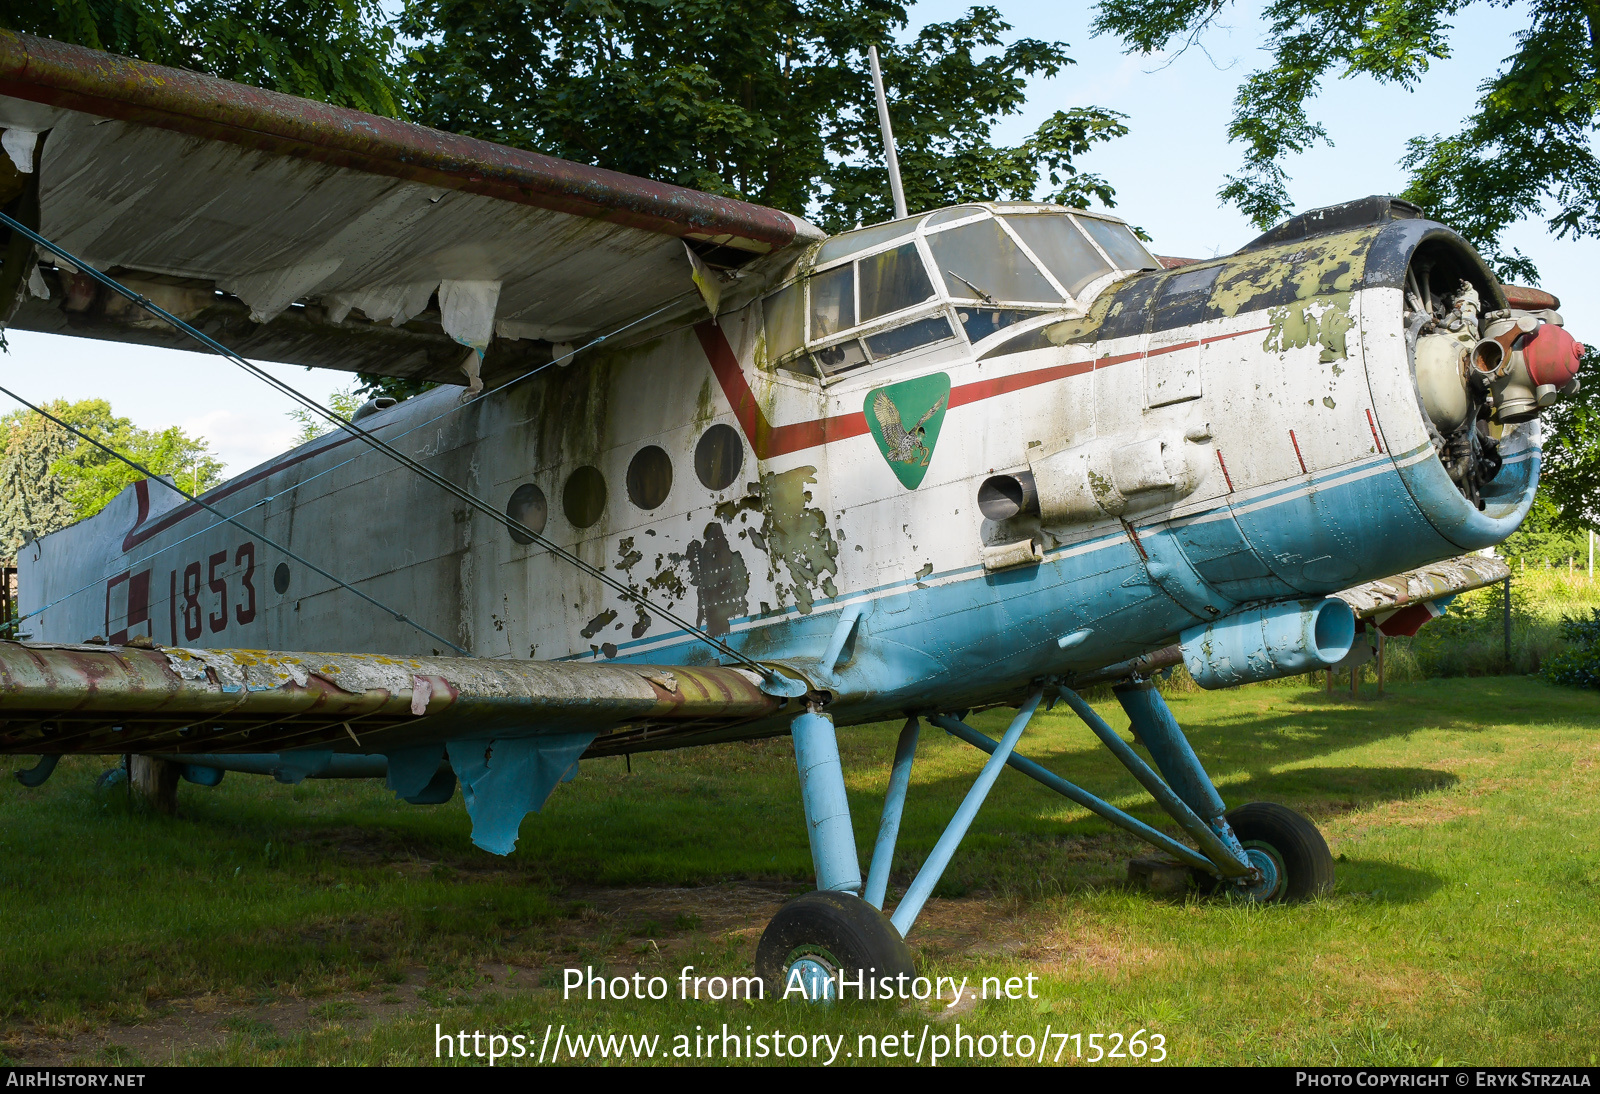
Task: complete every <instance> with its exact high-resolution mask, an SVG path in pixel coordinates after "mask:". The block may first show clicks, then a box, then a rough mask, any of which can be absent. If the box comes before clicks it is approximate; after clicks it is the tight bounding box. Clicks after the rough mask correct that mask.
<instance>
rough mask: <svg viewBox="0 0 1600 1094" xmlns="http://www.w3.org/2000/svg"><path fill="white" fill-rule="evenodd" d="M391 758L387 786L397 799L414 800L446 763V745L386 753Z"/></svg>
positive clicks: (395, 750) (432, 745) (441, 743)
mask: <svg viewBox="0 0 1600 1094" xmlns="http://www.w3.org/2000/svg"><path fill="white" fill-rule="evenodd" d="M385 755H386V756H387V757H388V758H389V775H388V781H387V783H386V784H385V785H387V786H388V788H389V789H390V790H392V791H394V796H395V797H397V798H414V797H416V796H417V795H418V794H420V793H422V791H423V789H424V788H425V787H426V786H427V785H428V783H429V781H431V780H432V779H433V775H434V772H436V771H438V770H439V765H440V764H441V763H443V762H444V743H443V742H442V741H441V742H439V743H437V744H429V745H421V746H419V747H417V748H397V749H394V750H392V751H390V752H387V753H385Z"/></svg>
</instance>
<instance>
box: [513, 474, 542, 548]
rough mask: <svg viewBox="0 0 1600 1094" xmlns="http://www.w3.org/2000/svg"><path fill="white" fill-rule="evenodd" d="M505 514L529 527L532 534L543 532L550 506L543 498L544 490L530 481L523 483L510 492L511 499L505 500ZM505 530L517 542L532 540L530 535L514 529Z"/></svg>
mask: <svg viewBox="0 0 1600 1094" xmlns="http://www.w3.org/2000/svg"><path fill="white" fill-rule="evenodd" d="M506 516H508V517H510V518H511V519H512V520H514V521H516V522H517V523H519V524H521V525H524V526H525V527H527V528H528V529H530V530H531V531H532V532H533V533H534V535H538V534H539V533H541V532H543V531H544V525H545V521H547V520H549V519H550V506H549V505H548V504H547V503H546V502H545V500H544V491H543V490H540V489H539V488H538V487H537V486H535V485H533V483H531V482H525V483H523V484H522V485H521V486H519V487H517V488H516V489H515V490H513V491H512V492H511V500H510V501H508V502H506ZM507 530H508V531H510V532H511V538H512V539H513V540H514V541H515V542H517V543H532V542H533V538H532V537H531V536H526V535H523V534H522V533H521V532H518V531H516V530H515V529H507Z"/></svg>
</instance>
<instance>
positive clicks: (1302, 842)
mask: <svg viewBox="0 0 1600 1094" xmlns="http://www.w3.org/2000/svg"><path fill="white" fill-rule="evenodd" d="M1227 820H1228V823H1229V824H1230V825H1231V826H1232V827H1233V834H1234V835H1235V836H1237V837H1239V843H1240V844H1241V845H1242V846H1243V847H1244V850H1245V855H1246V856H1247V857H1248V858H1250V859H1251V860H1252V861H1253V863H1254V864H1255V865H1256V866H1257V867H1258V868H1260V870H1261V872H1262V874H1263V875H1265V876H1264V878H1263V880H1262V882H1261V884H1259V885H1257V886H1256V887H1255V888H1254V889H1246V890H1243V894H1242V895H1244V896H1245V897H1247V898H1248V899H1250V900H1252V901H1255V902H1257V903H1262V904H1266V903H1275V904H1298V903H1299V902H1301V901H1303V900H1310V899H1311V898H1312V897H1315V896H1322V895H1324V894H1326V893H1331V892H1333V854H1332V852H1330V851H1329V850H1328V843H1327V841H1326V840H1324V839H1323V838H1322V833H1321V832H1318V831H1317V826H1316V825H1314V824H1312V823H1311V822H1310V821H1309V820H1307V819H1306V818H1305V817H1302V816H1301V815H1300V814H1299V813H1296V812H1295V811H1294V810H1293V809H1290V808H1289V807H1288V806H1285V805H1279V804H1277V803H1276V802H1251V803H1250V804H1249V805H1241V806H1240V807H1239V808H1237V809H1235V810H1233V811H1232V812H1230V813H1229V814H1227Z"/></svg>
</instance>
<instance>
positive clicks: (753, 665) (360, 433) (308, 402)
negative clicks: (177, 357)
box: [0, 212, 774, 680]
mask: <svg viewBox="0 0 1600 1094" xmlns="http://www.w3.org/2000/svg"><path fill="white" fill-rule="evenodd" d="M0 223H3V224H5V225H7V226H8V227H10V228H11V229H12V230H13V231H16V232H20V233H21V234H22V235H23V236H24V237H25V238H27V239H29V240H30V241H32V242H33V243H34V244H36V245H37V246H40V247H43V248H45V249H46V250H48V251H50V252H51V253H53V254H55V255H57V256H59V257H60V258H63V259H65V260H66V261H67V262H70V263H71V264H72V265H73V266H75V267H76V268H77V269H78V270H79V271H81V272H83V273H86V274H88V275H89V276H90V277H92V278H93V279H94V280H96V281H98V282H100V283H101V284H102V285H104V286H106V287H107V288H108V289H110V290H112V291H113V292H115V293H116V294H117V295H119V296H121V297H123V298H124V299H126V300H128V301H130V302H132V303H134V304H136V305H138V306H139V307H141V308H143V309H144V310H146V311H148V312H149V313H150V314H152V315H154V316H156V317H157V318H158V319H161V320H162V321H164V322H166V323H169V324H171V325H172V326H173V327H174V328H176V329H178V330H180V331H182V332H183V333H184V334H186V335H188V336H189V337H190V338H193V339H194V340H195V341H197V342H199V343H200V344H201V345H203V346H205V347H206V348H207V349H209V350H211V351H212V352H214V353H216V354H218V355H219V356H221V357H223V358H224V359H225V360H227V361H229V362H230V363H232V364H234V365H237V366H238V367H239V368H241V369H243V370H244V371H246V372H248V373H250V374H251V375H253V376H255V377H256V378H257V379H260V380H261V381H262V382H264V383H266V384H267V385H268V386H270V387H272V388H274V389H276V390H277V391H279V392H280V393H282V394H284V395H287V396H288V397H289V398H291V399H293V400H294V401H295V402H297V403H299V404H300V405H302V406H304V407H305V408H306V409H307V410H309V411H311V412H312V413H313V414H316V415H317V416H318V417H320V418H323V419H325V420H327V421H329V422H331V423H332V424H333V425H335V426H336V427H338V428H339V429H342V430H344V431H345V432H346V433H349V434H350V435H351V436H352V437H354V438H355V439H357V440H359V441H361V442H362V443H363V444H366V445H367V446H368V447H370V448H372V449H373V450H375V451H377V452H380V453H382V454H383V455H385V456H388V457H389V458H390V459H391V460H393V461H394V462H395V463H398V464H399V465H400V466H402V467H404V468H406V469H407V470H409V471H411V472H412V473H414V474H416V475H418V476H419V477H421V478H423V479H425V480H427V481H428V482H431V483H433V484H434V485H435V486H437V487H439V488H440V489H441V490H443V491H444V492H445V493H447V494H449V495H450V496H451V497H454V498H456V499H457V500H458V501H462V502H465V503H466V504H467V505H468V506H470V507H472V508H473V509H476V510H477V511H478V512H480V513H482V514H483V515H484V516H486V517H488V518H489V519H490V520H492V521H494V522H496V523H498V524H501V525H504V526H505V527H506V528H507V529H508V530H510V531H513V532H516V533H518V534H519V535H523V536H527V537H528V538H529V539H530V540H531V541H532V542H534V543H537V544H538V545H539V546H540V547H543V548H544V549H545V550H546V551H548V552H549V553H550V554H552V555H555V556H556V557H557V558H560V559H562V560H564V561H566V562H568V563H570V564H571V565H573V566H575V567H577V568H578V569H579V570H581V571H583V572H584V573H585V574H587V575H588V576H590V577H592V578H594V579H595V580H597V581H599V582H600V583H601V584H603V585H605V586H607V587H608V588H610V589H611V590H612V591H613V592H615V593H617V594H618V595H619V596H621V597H622V599H623V600H631V601H633V602H635V603H637V604H639V605H640V606H641V607H643V608H645V609H647V610H649V611H651V612H654V613H655V614H656V615H657V616H659V617H660V618H662V619H664V620H666V621H667V622H669V623H671V624H672V625H673V626H676V627H678V628H680V629H682V630H683V631H684V632H686V633H687V634H689V635H692V636H693V637H695V638H698V639H699V640H700V641H702V642H705V643H706V644H707V645H709V646H711V647H712V648H713V649H715V650H717V651H718V652H719V653H721V654H723V655H724V656H726V657H728V658H730V659H732V660H734V661H737V662H738V663H740V664H742V665H744V666H746V667H747V668H750V669H752V670H754V671H755V672H757V673H759V674H761V676H762V677H763V678H766V679H769V680H770V679H771V678H772V677H773V676H774V673H773V670H770V669H768V668H766V667H765V666H763V665H761V664H760V663H759V662H757V661H755V660H754V659H752V658H751V657H749V656H748V655H746V654H744V653H741V652H739V651H737V650H735V649H733V648H732V647H731V646H729V645H728V644H727V643H725V642H722V641H720V640H719V639H717V638H715V637H713V636H712V635H710V634H708V633H707V632H706V631H704V630H702V629H700V628H699V627H698V626H696V625H695V624H693V623H690V622H689V621H688V620H686V619H684V618H683V617H682V616H680V615H678V614H677V613H675V612H673V611H671V610H670V609H668V608H663V607H662V606H661V605H659V604H656V603H655V602H654V601H652V600H650V599H649V598H648V597H646V596H644V595H643V594H642V593H639V592H637V591H635V590H634V589H632V588H630V587H629V586H628V585H626V584H624V583H623V582H620V581H618V580H617V579H616V578H614V577H612V576H611V575H610V574H607V573H606V572H605V571H604V570H602V569H600V568H599V567H597V566H594V565H591V564H590V563H588V562H585V561H584V560H583V559H581V558H579V557H578V556H577V555H575V554H573V553H572V552H570V551H568V550H566V549H565V548H564V547H561V546H560V545H559V544H557V543H555V542H554V541H552V540H550V539H547V538H545V537H544V536H543V535H541V534H540V533H538V532H535V531H534V530H533V529H532V528H529V527H528V526H527V525H525V524H523V523H522V522H521V521H519V520H517V519H516V518H514V517H512V516H511V515H510V514H508V513H505V512H502V511H501V510H500V509H499V508H498V507H496V506H494V505H491V504H490V503H489V502H487V501H484V500H483V499H482V498H480V497H478V496H477V495H476V494H473V493H472V492H471V491H469V490H466V489H464V488H462V487H460V486H457V485H456V484H455V483H453V482H451V481H450V480H449V479H447V478H445V477H444V476H443V475H440V474H439V473H438V472H436V471H434V470H433V469H432V468H430V467H428V466H426V465H424V464H422V463H421V462H419V461H417V460H416V459H413V458H412V457H410V456H408V455H406V454H405V453H403V452H401V451H399V450H398V449H396V448H394V447H393V446H391V445H390V444H388V443H387V442H385V441H383V440H381V439H380V438H378V437H375V436H373V435H372V434H371V433H369V432H368V431H367V430H365V429H362V428H361V427H360V426H358V425H356V424H355V423H354V422H352V421H350V419H348V418H346V417H344V416H343V415H342V414H338V413H336V412H334V411H332V410H329V409H328V408H327V407H324V406H323V405H322V404H321V403H319V402H317V401H316V400H315V399H312V398H310V397H309V396H307V395H305V394H303V393H301V392H300V391H299V390H297V389H296V388H294V387H293V386H291V385H290V384H288V383H286V382H285V381H283V380H280V379H278V378H277V377H276V376H274V375H272V374H271V373H270V372H267V371H266V370H265V369H263V368H261V367H260V366H258V365H255V364H253V363H251V362H250V361H247V360H245V359H244V358H243V357H241V356H239V355H238V354H237V353H235V352H233V351H232V350H230V349H229V348H228V347H226V346H224V345H223V344H222V343H221V342H218V341H217V340H216V339H214V338H212V337H211V336H210V335H208V334H205V333H204V332H202V331H199V330H196V329H195V328H194V327H192V326H190V325H189V324H188V323H185V322H184V321H183V320H182V319H179V318H178V317H177V316H175V315H173V314H172V313H171V312H169V311H167V310H166V309H165V308H163V307H161V306H160V305H158V304H156V303H155V302H154V301H152V300H150V299H149V298H147V297H145V296H142V295H141V294H139V293H136V292H134V291H133V290H132V289H130V288H128V287H127V286H125V285H123V284H122V283H121V282H119V281H117V280H116V279H115V278H113V277H111V276H110V275H108V274H105V273H103V272H101V271H100V270H99V269H97V268H95V267H93V266H90V265H88V264H87V263H85V262H83V260H81V259H79V258H78V257H77V256H76V255H74V254H72V253H71V252H69V251H67V250H64V249H63V248H61V247H59V246H57V245H56V244H55V243H53V242H51V241H50V240H48V239H46V238H45V237H44V236H42V235H40V234H39V233H38V232H35V231H34V230H33V229H31V228H29V227H28V226H27V225H25V224H22V223H21V222H19V221H17V220H16V219H14V218H13V217H11V216H10V215H9V214H7V213H4V212H0ZM0 390H4V389H0ZM7 394H11V393H10V392H7ZM12 398H14V399H17V401H18V402H23V400H22V399H21V398H20V397H18V396H16V395H12ZM24 405H30V406H31V404H27V403H24ZM47 416H48V415H47ZM52 420H55V419H52ZM67 428H69V429H70V428H71V427H67ZM73 432H77V431H76V430H74V431H73ZM80 435H81V434H80ZM85 439H89V438H85ZM91 443H93V444H95V445H96V446H97V447H102V448H103V447H104V446H103V445H100V444H99V442H97V441H92V440H91ZM107 451H108V452H110V451H111V450H110V449H107ZM111 454H112V455H113V456H115V457H116V458H118V459H121V460H123V461H124V462H126V463H129V464H130V465H132V466H137V465H133V464H132V461H130V460H127V458H126V457H124V456H122V455H121V454H120V453H117V452H111ZM141 470H142V469H141ZM179 493H183V491H181V490H180V491H179ZM184 496H185V497H188V498H189V499H190V500H191V501H195V502H197V503H199V504H200V505H203V506H205V508H206V509H207V510H209V511H210V512H212V513H213V514H215V515H217V516H219V517H224V519H227V520H229V522H230V523H231V522H232V518H230V517H225V515H224V514H222V513H221V512H220V511H219V510H217V509H215V508H213V507H212V506H210V505H207V504H206V503H205V502H201V501H200V500H199V499H198V498H195V497H193V496H192V495H188V494H185V495H184ZM263 540H265V537H263ZM280 549H281V548H280ZM306 565H310V564H309V563H306ZM313 569H316V567H313ZM318 572H319V573H324V575H325V576H328V577H329V578H330V580H335V581H337V580H338V579H337V578H333V577H332V575H328V574H326V572H325V571H321V570H318ZM341 584H343V583H342V582H341ZM345 587H346V588H350V586H345ZM352 591H354V590H352ZM360 595H363V596H364V595H365V594H360ZM368 599H370V598H368ZM374 603H376V601H374ZM384 610H385V611H388V610H389V609H387V608H385V609H384ZM416 626H418V628H419V629H421V625H420V624H416ZM430 633H431V632H430ZM435 637H437V636H435ZM440 641H444V639H440ZM449 645H450V646H451V647H452V648H453V649H460V648H461V647H459V646H456V645H455V644H454V643H449ZM463 652H465V651H463Z"/></svg>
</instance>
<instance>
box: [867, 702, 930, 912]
mask: <svg viewBox="0 0 1600 1094" xmlns="http://www.w3.org/2000/svg"><path fill="white" fill-rule="evenodd" d="M919 733H920V729H919V722H918V719H917V717H916V716H915V715H913V716H912V717H910V718H908V719H907V720H906V724H905V727H904V728H903V729H901V730H900V740H899V741H898V742H896V744H895V750H894V765H893V766H892V767H891V768H890V769H889V789H888V791H887V792H886V793H885V794H884V796H883V819H882V820H880V821H879V822H878V842H877V844H876V845H875V846H874V847H873V849H872V866H871V867H870V868H869V869H868V870H867V890H866V892H865V893H863V894H862V899H864V900H865V901H866V902H867V903H868V904H870V905H872V906H873V907H874V908H882V907H883V898H884V896H885V894H887V893H888V891H889V870H890V868H891V867H892V866H893V865H894V845H895V842H896V841H897V840H898V839H899V838H900V817H901V814H902V813H904V812H905V807H906V792H907V790H908V789H909V788H910V786H911V764H912V762H913V761H914V760H915V759H916V756H917V736H918V734H919Z"/></svg>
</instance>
